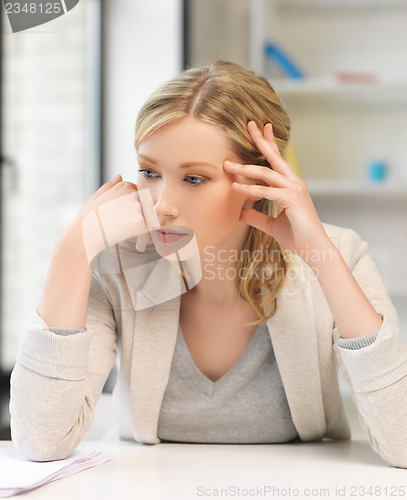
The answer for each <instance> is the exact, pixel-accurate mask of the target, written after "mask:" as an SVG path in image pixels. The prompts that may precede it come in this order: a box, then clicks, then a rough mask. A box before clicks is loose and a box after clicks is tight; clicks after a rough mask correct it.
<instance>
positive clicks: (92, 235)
mask: <svg viewBox="0 0 407 500" xmlns="http://www.w3.org/2000/svg"><path fill="white" fill-rule="evenodd" d="M145 191H146V190H145V189H143V190H141V191H138V190H137V186H136V184H133V183H132V182H123V181H122V177H121V176H120V175H117V176H116V177H115V178H114V179H113V180H111V181H109V182H106V183H105V184H103V185H102V186H101V187H100V188H99V189H98V190H97V191H96V192H95V193H94V194H92V196H90V198H89V199H88V201H87V202H86V203H85V204H84V206H83V207H82V209H81V210H80V212H79V214H78V215H77V217H76V218H75V219H74V221H73V222H72V223H71V225H70V227H71V228H75V230H74V231H73V233H72V234H74V233H76V234H77V233H78V228H79V227H80V228H81V232H82V234H83V241H84V245H85V249H86V253H87V257H88V262H89V264H91V262H92V260H93V259H94V258H95V257H96V256H97V255H98V254H99V253H100V252H101V251H103V250H104V249H105V248H106V247H110V246H112V245H114V244H116V243H119V242H120V241H123V240H126V239H128V238H130V237H133V236H136V235H140V236H139V238H138V240H137V245H136V246H137V249H138V250H139V251H144V250H145V247H146V245H147V243H148V240H149V229H150V228H151V227H157V224H158V221H157V220H156V215H155V212H154V206H152V207H151V206H150V205H151V200H150V199H149V197H148V196H146V194H148V193H145ZM142 202H143V203H142ZM146 205H147V208H146ZM143 208H144V211H143ZM150 219H151V220H150ZM158 226H159V224H158ZM67 233H68V235H69V234H70V228H68V229H67ZM67 233H65V235H64V238H65V240H66V238H67ZM91 267H92V266H91Z"/></svg>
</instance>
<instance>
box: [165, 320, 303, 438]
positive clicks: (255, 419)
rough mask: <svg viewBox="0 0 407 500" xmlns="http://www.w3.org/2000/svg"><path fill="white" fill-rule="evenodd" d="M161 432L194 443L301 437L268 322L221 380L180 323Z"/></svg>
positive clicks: (258, 330) (262, 325) (166, 393)
mask: <svg viewBox="0 0 407 500" xmlns="http://www.w3.org/2000/svg"><path fill="white" fill-rule="evenodd" d="M304 396H305V397H306V395H304ZM157 435H158V437H159V438H160V439H161V440H162V441H176V442H190V443H282V442H287V441H292V440H294V439H296V438H297V437H298V434H297V431H296V429H295V427H294V424H293V421H292V418H291V414H290V409H289V407H288V403H287V398H286V395H285V391H284V387H283V383H282V381H281V377H280V373H279V370H278V366H277V362H276V359H275V357H274V352H273V347H272V344H271V339H270V335H269V331H268V328H267V325H266V324H265V323H262V324H260V325H259V326H258V327H257V330H256V332H255V334H254V336H253V337H252V339H251V342H250V344H249V346H248V347H247V349H246V351H245V352H244V353H243V354H242V356H241V357H240V358H239V360H238V361H237V362H236V363H235V364H234V365H233V366H232V368H231V369H230V370H229V371H228V372H227V373H225V375H223V377H221V378H220V379H218V380H217V381H216V382H213V381H212V380H210V379H209V378H208V377H206V376H205V375H204V374H203V373H202V372H201V371H200V370H199V368H198V367H197V366H196V365H195V362H194V360H193V358H192V356H191V354H190V352H189V349H188V346H187V344H186V342H185V339H184V336H183V334H182V330H181V327H180V326H178V334H177V340H176V345H175V352H174V358H173V361H172V365H171V371H170V377H169V381H168V384H167V387H166V390H165V393H164V398H163V401H162V404H161V410H160V416H159V421H158V432H157Z"/></svg>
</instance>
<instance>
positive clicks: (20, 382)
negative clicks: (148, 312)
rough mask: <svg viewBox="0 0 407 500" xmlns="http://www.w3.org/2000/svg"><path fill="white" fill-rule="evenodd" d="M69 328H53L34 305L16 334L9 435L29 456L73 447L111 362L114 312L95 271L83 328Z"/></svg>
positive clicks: (54, 454)
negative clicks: (29, 315)
mask: <svg viewBox="0 0 407 500" xmlns="http://www.w3.org/2000/svg"><path fill="white" fill-rule="evenodd" d="M58 330H59V328H57V331H58ZM61 330H65V329H61ZM66 330H68V329H66ZM69 330H70V332H69V333H70V334H69V335H60V334H59V333H56V332H55V331H53V328H49V326H48V325H47V324H46V323H45V321H44V320H43V319H42V318H41V317H40V316H39V314H38V313H37V311H35V312H34V313H33V314H32V316H31V318H30V320H29V323H28V325H27V328H26V330H25V331H24V332H23V335H22V337H21V339H20V343H19V348H18V352H17V358H16V363H15V366H14V369H13V372H12V375H11V391H10V394H11V398H10V414H11V435H12V440H13V442H14V444H15V446H16V447H17V449H18V450H19V451H20V452H21V453H22V454H23V455H25V456H26V457H27V458H29V459H31V460H35V461H48V460H59V459H63V458H66V457H67V456H68V455H69V454H70V453H71V452H72V451H73V450H74V449H75V448H76V446H77V445H78V444H79V442H80V440H81V439H82V437H83V435H84V434H85V432H86V431H87V430H88V428H89V426H90V424H91V423H92V420H93V415H94V409H95V405H96V402H97V400H98V398H99V396H100V394H101V392H102V389H103V386H104V383H105V381H106V379H107V377H108V375H109V373H110V371H111V369H112V367H113V365H114V363H115V359H116V348H115V343H116V326H115V321H114V316H113V312H112V307H111V304H110V302H109V296H108V293H107V291H106V290H105V289H104V286H103V284H102V283H101V281H100V280H99V278H98V277H97V275H96V274H95V273H94V274H93V276H92V284H91V288H90V293H89V303H88V309H87V318H86V329H85V330H80V329H77V330H76V329H72V330H71V329H69ZM74 330H76V331H74Z"/></svg>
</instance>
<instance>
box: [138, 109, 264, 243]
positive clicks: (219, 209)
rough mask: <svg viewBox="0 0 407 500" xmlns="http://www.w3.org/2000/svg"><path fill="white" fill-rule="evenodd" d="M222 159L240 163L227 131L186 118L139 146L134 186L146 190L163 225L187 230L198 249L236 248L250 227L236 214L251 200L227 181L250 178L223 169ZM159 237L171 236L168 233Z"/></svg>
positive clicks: (150, 137)
mask: <svg viewBox="0 0 407 500" xmlns="http://www.w3.org/2000/svg"><path fill="white" fill-rule="evenodd" d="M225 160H230V161H236V162H240V163H241V159H240V158H239V157H238V156H236V154H234V153H233V152H232V149H231V147H230V144H229V139H228V138H227V136H226V135H225V134H224V133H223V131H222V130H221V129H219V128H217V127H215V126H213V125H209V124H207V123H204V122H202V121H200V120H197V119H195V118H191V117H186V118H182V119H180V120H176V121H175V122H172V123H169V124H168V125H165V126H163V127H161V128H159V129H157V130H156V131H155V132H153V133H152V134H151V135H150V136H148V137H147V138H146V139H144V140H143V141H141V143H140V145H139V148H138V164H139V170H138V173H137V186H138V189H144V188H148V189H149V190H150V192H151V196H152V198H153V201H154V204H155V210H156V212H157V216H158V219H159V221H160V224H161V227H162V229H163V230H165V229H167V230H168V231H170V230H171V228H173V229H174V230H178V231H179V232H182V231H183V229H186V228H188V229H189V232H191V230H192V231H193V232H194V233H195V236H196V240H197V243H198V247H199V251H200V252H201V253H202V251H204V249H205V248H207V247H208V246H214V247H215V248H219V249H225V248H226V249H240V248H241V246H242V244H243V242H244V240H245V238H246V235H247V231H248V229H249V228H248V226H247V224H245V223H243V222H239V217H240V213H241V210H242V207H243V206H245V207H252V205H253V201H252V200H250V199H248V198H247V196H246V195H242V194H240V193H237V192H236V191H235V190H234V189H233V188H232V182H233V181H239V180H240V181H241V182H246V183H254V181H253V180H252V179H248V178H245V177H242V176H236V175H233V174H229V173H227V172H226V171H225V170H224V169H223V162H224V161H225ZM185 232H186V231H184V233H185ZM156 236H157V235H156ZM159 237H161V241H163V239H162V238H164V240H165V238H167V241H168V240H169V241H171V236H170V235H165V234H164V235H162V234H161V233H160V234H159ZM173 238H176V236H175V237H173ZM173 241H175V240H173Z"/></svg>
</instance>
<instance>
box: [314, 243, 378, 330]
mask: <svg viewBox="0 0 407 500" xmlns="http://www.w3.org/2000/svg"><path fill="white" fill-rule="evenodd" d="M312 255H313V257H314V258H312V259H308V260H307V259H304V260H305V262H307V264H308V265H309V266H310V267H311V269H312V270H313V272H314V273H315V275H316V276H317V278H318V281H319V284H320V285H321V288H322V291H323V292H324V295H325V298H326V300H327V302H328V305H329V308H330V310H331V312H332V315H333V317H334V320H335V324H336V326H337V328H338V329H339V331H340V332H341V337H342V338H355V337H361V336H365V335H368V334H370V333H374V332H377V331H378V330H379V329H380V326H381V325H382V319H381V317H380V315H379V314H378V313H377V312H376V311H375V309H374V307H373V306H372V304H371V303H370V302H369V299H368V298H367V297H366V295H365V294H364V292H363V290H362V289H361V288H360V286H359V285H358V283H357V281H356V279H355V277H354V276H353V274H352V272H351V271H350V269H349V268H348V266H347V264H346V262H345V261H344V259H343V257H342V255H341V254H340V253H339V251H338V249H337V248H336V247H335V245H334V244H333V243H332V241H331V240H330V239H329V238H327V240H326V241H325V242H324V243H322V244H321V245H320V246H319V247H317V248H316V249H315V251H314V252H313V253H312ZM318 255H319V256H320V257H319V258H315V256H318Z"/></svg>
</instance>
